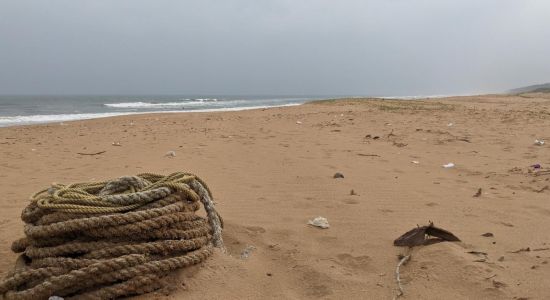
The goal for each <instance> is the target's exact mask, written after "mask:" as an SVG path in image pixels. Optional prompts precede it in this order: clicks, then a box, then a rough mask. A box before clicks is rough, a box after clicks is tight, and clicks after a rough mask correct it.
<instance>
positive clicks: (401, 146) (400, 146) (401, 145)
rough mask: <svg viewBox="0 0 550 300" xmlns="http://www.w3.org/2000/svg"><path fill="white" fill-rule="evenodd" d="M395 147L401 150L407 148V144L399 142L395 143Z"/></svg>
mask: <svg viewBox="0 0 550 300" xmlns="http://www.w3.org/2000/svg"><path fill="white" fill-rule="evenodd" d="M393 145H394V146H396V147H399V148H403V147H405V146H407V144H405V143H398V142H393Z"/></svg>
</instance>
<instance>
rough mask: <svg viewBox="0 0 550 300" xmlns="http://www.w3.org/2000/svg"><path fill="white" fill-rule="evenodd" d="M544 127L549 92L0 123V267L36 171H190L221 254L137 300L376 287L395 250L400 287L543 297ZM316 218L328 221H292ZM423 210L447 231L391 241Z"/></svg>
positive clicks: (548, 244)
mask: <svg viewBox="0 0 550 300" xmlns="http://www.w3.org/2000/svg"><path fill="white" fill-rule="evenodd" d="M549 128H550V94H524V95H520V96H505V95H485V96H469V97H451V98H442V99H424V100H414V101H412V100H380V99H342V100H338V101H336V100H330V101H323V102H317V103H308V104H305V105H300V106H295V107H280V108H269V109H258V110H250V111H236V112H215V113H181V114H180V113H177V114H147V115H130V116H121V117H112V118H103V119H94V120H86V121H74V122H65V123H61V124H60V123H52V124H44V125H33V126H18V127H7V128H0V153H1V155H0V192H1V193H2V199H1V200H0V201H1V205H2V209H1V210H0V224H1V225H2V226H1V227H0V242H1V243H0V244H1V245H2V247H0V256H1V258H0V276H5V275H6V274H7V272H8V271H9V270H11V269H12V268H13V266H14V262H15V260H16V255H15V254H14V253H12V252H11V250H10V245H11V242H12V241H14V240H15V239H17V238H20V237H22V236H23V222H22V221H21V220H20V213H21V210H22V209H23V208H24V207H25V205H26V204H27V202H28V199H29V196H30V195H31V194H32V193H34V192H36V191H38V190H41V189H43V188H45V187H47V186H48V185H50V184H51V183H52V182H59V183H71V182H81V181H89V180H103V179H109V178H116V177H119V176H123V175H133V174H137V173H143V172H156V173H162V174H168V173H171V172H175V171H190V172H193V173H195V174H197V175H199V176H200V177H201V178H202V179H204V180H205V181H206V182H207V183H208V185H209V186H210V188H211V189H212V192H213V195H214V198H215V201H216V203H217V209H218V211H219V213H220V214H221V215H222V216H223V218H224V220H225V229H224V233H223V237H224V240H225V243H226V246H227V248H228V254H224V253H221V252H217V253H215V255H214V256H212V257H210V258H209V259H208V260H207V261H206V262H205V263H203V264H201V265H198V266H195V267H192V268H189V269H185V270H181V271H179V272H177V273H176V274H175V275H174V276H172V277H171V278H170V279H169V284H170V287H171V288H170V294H169V295H165V294H163V293H153V294H151V295H147V296H142V297H141V298H142V299H145V298H147V299H150V298H154V299H183V298H185V299H260V298H261V299H319V298H321V299H392V298H393V297H394V296H395V295H396V293H397V283H396V280H395V275H394V272H395V268H396V265H397V263H398V262H399V259H398V256H399V255H403V254H411V259H410V261H409V262H408V263H407V264H406V265H404V266H403V267H402V268H401V276H402V280H403V289H404V295H403V296H402V297H401V298H402V299H545V298H548V295H550V284H549V283H550V280H549V279H548V278H550V264H548V262H549V261H550V232H549V231H548V230H547V229H548V228H550V196H549V195H550V188H549V186H550V173H546V172H545V171H546V170H550V156H549V153H550V150H549V149H550V148H549V147H550V144H549V143H550V131H549V130H548V129H549ZM536 139H539V140H540V139H542V140H545V141H547V143H546V144H544V145H535V143H534V142H535V140H536ZM113 143H115V144H116V145H113ZM102 151H105V152H103V153H101V154H97V155H81V154H78V153H86V154H93V153H98V152H102ZM169 151H174V152H175V156H174V157H171V156H166V155H165V154H166V153H167V152H169ZM447 163H453V164H454V167H452V168H443V167H442V165H445V164H447ZM534 164H540V165H541V166H542V168H541V169H535V168H532V167H530V166H532V165H534ZM336 172H340V173H342V174H343V175H344V178H338V179H335V178H333V175H334V174H335V173H336ZM479 189H481V194H480V195H479V196H478V197H474V195H475V194H476V193H477V192H478V190H479ZM352 190H353V193H352ZM317 216H323V217H326V218H327V219H328V221H329V223H330V228H329V229H319V228H315V227H313V226H309V225H307V222H308V220H310V219H313V218H315V217H317ZM429 221H433V222H434V224H435V225H436V226H439V227H442V228H444V229H447V230H449V231H451V232H453V233H454V234H455V235H456V236H458V237H459V238H460V239H461V240H462V242H452V243H451V242H442V243H437V244H433V245H427V246H419V247H414V248H413V249H411V250H409V249H407V248H403V247H395V246H393V240H394V239H396V238H397V237H398V236H400V235H401V234H403V233H405V232H406V231H408V230H410V229H412V228H413V227H415V226H417V224H418V225H425V224H427V223H428V222H429ZM488 233H491V234H492V236H491V235H490V234H488ZM484 235H485V236H484ZM250 246H252V247H250ZM246 248H248V249H251V250H250V255H249V257H248V258H246V259H243V258H241V253H242V252H243V250H244V249H246Z"/></svg>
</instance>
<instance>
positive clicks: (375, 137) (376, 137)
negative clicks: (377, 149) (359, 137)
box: [365, 134, 380, 140]
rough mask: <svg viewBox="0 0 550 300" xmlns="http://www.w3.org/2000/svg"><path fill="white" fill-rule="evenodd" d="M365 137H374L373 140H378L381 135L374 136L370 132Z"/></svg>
mask: <svg viewBox="0 0 550 300" xmlns="http://www.w3.org/2000/svg"><path fill="white" fill-rule="evenodd" d="M365 138H366V139H373V140H377V139H379V138H380V137H379V136H377V135H375V136H372V135H370V134H367V135H365Z"/></svg>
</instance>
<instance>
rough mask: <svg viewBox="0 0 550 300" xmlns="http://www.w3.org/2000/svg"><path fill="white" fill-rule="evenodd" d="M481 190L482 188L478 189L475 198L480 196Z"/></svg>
mask: <svg viewBox="0 0 550 300" xmlns="http://www.w3.org/2000/svg"><path fill="white" fill-rule="evenodd" d="M481 192H482V190H481V188H479V189H477V192H476V193H475V194H474V195H473V196H472V197H475V198H477V197H480V196H481Z"/></svg>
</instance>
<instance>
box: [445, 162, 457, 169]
mask: <svg viewBox="0 0 550 300" xmlns="http://www.w3.org/2000/svg"><path fill="white" fill-rule="evenodd" d="M442 167H443V168H445V169H448V168H454V167H455V164H454V163H452V162H450V163H448V164H445V165H442Z"/></svg>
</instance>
